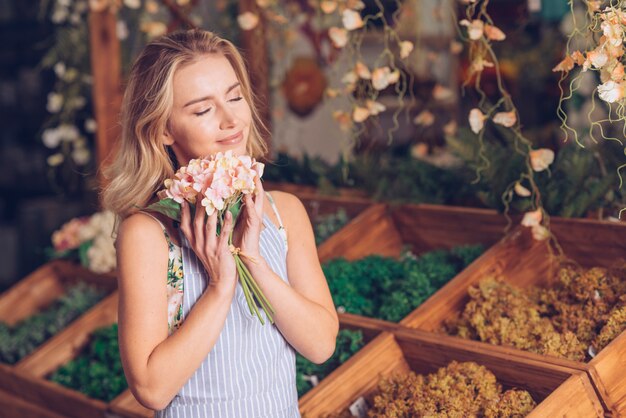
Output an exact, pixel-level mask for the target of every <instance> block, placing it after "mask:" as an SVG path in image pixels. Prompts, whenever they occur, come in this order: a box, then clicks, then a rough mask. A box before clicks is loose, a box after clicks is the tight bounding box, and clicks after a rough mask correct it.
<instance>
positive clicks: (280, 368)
mask: <svg viewBox="0 0 626 418" xmlns="http://www.w3.org/2000/svg"><path fill="white" fill-rule="evenodd" d="M270 199H271V197H270ZM270 201H271V200H270ZM271 202H272V207H273V208H274V211H276V208H275V205H274V204H273V201H271ZM276 215H277V217H278V219H279V221H280V216H278V212H276ZM263 224H264V225H265V228H264V229H263V231H262V232H261V240H260V249H261V255H262V256H263V258H265V260H267V262H268V264H269V265H270V267H271V268H272V270H273V271H274V272H275V273H276V274H277V275H278V276H280V277H281V278H282V279H283V280H285V281H286V282H287V283H288V279H287V242H286V237H285V234H284V232H285V230H284V228H283V226H282V221H280V228H277V227H276V226H275V225H274V224H273V223H272V222H271V221H270V220H269V218H268V217H267V215H264V216H263ZM181 239H182V248H181V250H182V257H183V270H184V278H183V280H184V296H183V320H184V318H185V316H186V315H187V314H188V313H189V311H190V310H191V309H192V308H193V305H194V303H195V302H196V301H197V300H198V298H199V297H200V296H201V295H202V293H203V292H204V290H205V288H206V283H207V279H208V277H207V273H206V271H205V270H204V268H203V267H202V264H201V263H200V261H199V260H198V258H197V257H196V255H195V253H194V252H193V250H192V249H191V248H190V247H189V243H188V241H187V240H186V239H185V238H184V236H182V234H181ZM259 311H260V313H261V315H262V316H263V320H264V321H265V325H261V323H260V321H259V319H258V318H257V317H255V316H253V315H252V314H251V313H250V310H249V308H248V305H247V303H246V299H245V295H244V293H243V290H242V288H241V285H237V288H236V292H235V296H234V297H233V301H232V304H231V306H230V310H229V312H228V316H227V317H226V321H225V323H224V328H223V329H222V332H221V334H220V336H219V338H218V340H217V342H216V344H215V346H214V347H213V349H212V350H211V351H210V352H209V354H208V355H207V357H206V358H205V359H204V361H203V362H202V364H201V365H200V367H199V368H198V369H197V370H196V371H195V373H194V374H193V375H192V376H191V378H190V379H189V381H187V383H186V384H185V385H184V386H183V387H182V389H181V390H180V392H179V393H178V394H177V395H176V396H175V397H174V399H172V401H171V402H170V404H169V405H168V406H167V407H166V408H165V409H163V410H161V411H156V414H155V418H166V417H167V418H201V417H202V418H296V417H300V412H299V410H298V394H297V390H296V370H295V358H296V356H295V351H294V349H293V347H291V345H289V343H288V342H287V341H286V340H285V338H284V337H283V335H282V334H281V333H280V331H279V330H278V328H277V327H276V326H275V325H271V324H270V323H269V321H268V320H267V316H266V315H265V312H264V311H263V310H261V309H259ZM189 349H190V350H193V349H194V348H193V347H189ZM172 367H176V364H175V362H173V364H172ZM164 378H167V377H166V376H164Z"/></svg>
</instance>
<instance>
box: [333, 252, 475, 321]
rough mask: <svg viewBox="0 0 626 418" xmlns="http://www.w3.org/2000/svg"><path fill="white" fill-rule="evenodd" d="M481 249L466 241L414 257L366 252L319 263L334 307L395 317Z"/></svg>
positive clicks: (428, 292)
mask: <svg viewBox="0 0 626 418" xmlns="http://www.w3.org/2000/svg"><path fill="white" fill-rule="evenodd" d="M482 251H483V248H482V246H466V247H457V248H454V249H452V250H451V251H432V252H427V253H424V254H421V255H420V256H419V257H416V256H415V255H413V254H411V253H405V254H403V256H402V257H401V259H400V260H395V259H393V258H389V257H380V256H376V255H372V256H368V257H365V258H363V259H360V260H357V261H351V262H350V261H347V260H345V259H336V260H332V261H329V262H327V263H325V264H324V265H323V266H322V268H323V270H324V274H325V276H326V279H327V280H328V285H329V288H330V292H331V295H332V296H333V300H334V302H335V306H336V307H337V310H338V311H339V312H341V313H343V312H347V313H351V314H357V315H363V316H368V317H375V318H380V319H384V320H387V321H392V322H397V321H399V320H401V319H402V318H403V317H405V316H406V315H407V314H409V313H410V312H411V311H412V310H413V309H415V308H416V307H418V306H419V305H420V304H421V303H422V302H424V301H425V300H426V299H428V297H429V296H430V295H432V294H433V293H435V292H436V291H437V289H439V288H440V287H441V286H443V285H444V284H445V283H447V282H448V281H449V280H450V279H452V278H453V277H454V276H455V275H456V274H457V273H458V272H459V271H461V270H462V269H463V268H465V267H466V266H467V265H468V264H469V263H471V262H472V261H473V260H474V259H475V258H477V257H478V256H479V255H480V254H481V253H482Z"/></svg>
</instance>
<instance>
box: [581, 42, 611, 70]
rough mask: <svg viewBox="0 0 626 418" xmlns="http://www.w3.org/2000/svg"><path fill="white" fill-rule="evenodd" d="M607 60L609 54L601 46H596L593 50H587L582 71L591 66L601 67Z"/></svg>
mask: <svg viewBox="0 0 626 418" xmlns="http://www.w3.org/2000/svg"><path fill="white" fill-rule="evenodd" d="M608 61H609V56H608V55H607V54H606V52H605V51H604V49H603V48H600V47H598V48H596V49H595V50H593V51H589V52H587V59H586V60H585V62H584V63H583V71H587V70H588V69H589V68H590V67H591V66H594V67H595V68H602V67H604V66H605V65H606V63H607V62H608Z"/></svg>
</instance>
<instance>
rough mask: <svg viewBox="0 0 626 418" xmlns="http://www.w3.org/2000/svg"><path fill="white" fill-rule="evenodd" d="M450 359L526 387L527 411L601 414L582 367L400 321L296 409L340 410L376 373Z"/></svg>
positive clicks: (425, 368) (306, 417)
mask: <svg viewBox="0 0 626 418" xmlns="http://www.w3.org/2000/svg"><path fill="white" fill-rule="evenodd" d="M453 360H456V361H474V362H476V363H478V364H481V365H483V366H485V367H487V368H488V369H489V370H490V371H491V372H493V373H494V374H495V375H496V377H497V379H498V382H499V383H501V384H502V385H503V387H504V388H505V389H508V388H512V387H517V388H521V389H525V390H528V391H529V392H530V393H531V395H532V396H533V398H534V399H535V400H536V401H537V402H538V403H539V405H538V406H537V408H535V410H534V411H533V412H532V413H531V415H529V416H530V417H546V418H552V417H556V416H567V417H580V418H590V417H602V416H603V410H602V406H601V404H600V402H599V400H598V398H597V395H596V393H595V391H594V389H593V387H592V385H591V384H590V383H589V380H588V378H587V376H586V374H585V373H582V372H580V371H577V370H575V369H570V368H567V367H563V366H559V365H554V364H550V363H543V362H541V361H533V360H523V359H520V358H518V357H516V356H515V355H511V354H507V353H498V352H492V351H490V350H488V349H485V348H483V347H477V348H476V347H472V346H470V345H468V344H465V342H464V341H460V342H459V341H456V340H455V339H452V338H450V337H447V336H438V335H434V334H431V333H426V332H422V331H419V330H410V329H406V328H404V327H398V328H397V329H396V330H395V331H394V332H393V333H392V332H385V333H383V334H381V335H380V336H378V337H377V338H376V339H374V340H373V341H372V342H371V343H370V344H368V345H367V346H366V347H364V348H363V349H362V350H361V351H360V352H359V353H357V354H356V355H355V356H353V357H352V358H351V359H350V360H348V361H347V362H346V363H345V364H344V365H342V366H341V367H340V368H339V369H338V370H337V371H336V372H335V373H334V374H333V375H332V376H329V377H328V378H326V379H325V380H324V381H323V382H322V383H320V385H318V386H317V387H315V388H314V389H313V390H312V391H311V392H309V393H308V394H307V395H305V396H303V397H302V398H301V399H300V402H299V406H300V412H301V414H302V416H303V418H317V417H322V416H324V415H325V414H330V413H337V412H340V411H342V410H345V409H346V408H347V407H348V406H349V405H350V404H352V402H354V401H355V400H356V399H357V398H359V397H361V396H367V395H369V394H371V393H372V392H373V391H374V390H375V389H376V387H377V382H378V381H379V379H380V378H381V377H385V376H389V375H391V374H393V373H396V372H400V373H401V372H408V371H409V370H413V371H414V372H416V373H420V374H425V373H432V372H434V371H436V370H437V369H438V368H440V367H443V366H446V365H447V364H448V363H450V362H451V361H453ZM331 377H332V378H331Z"/></svg>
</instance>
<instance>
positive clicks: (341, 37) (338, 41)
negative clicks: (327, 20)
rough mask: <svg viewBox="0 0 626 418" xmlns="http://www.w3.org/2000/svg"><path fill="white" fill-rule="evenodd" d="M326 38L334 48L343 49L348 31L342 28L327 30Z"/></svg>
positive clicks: (346, 41)
mask: <svg viewBox="0 0 626 418" xmlns="http://www.w3.org/2000/svg"><path fill="white" fill-rule="evenodd" d="M328 36H329V37H330V40H331V42H332V43H333V45H334V46H335V48H343V47H344V46H346V44H347V43H348V31H347V30H345V29H343V28H336V27H332V28H330V29H328Z"/></svg>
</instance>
